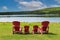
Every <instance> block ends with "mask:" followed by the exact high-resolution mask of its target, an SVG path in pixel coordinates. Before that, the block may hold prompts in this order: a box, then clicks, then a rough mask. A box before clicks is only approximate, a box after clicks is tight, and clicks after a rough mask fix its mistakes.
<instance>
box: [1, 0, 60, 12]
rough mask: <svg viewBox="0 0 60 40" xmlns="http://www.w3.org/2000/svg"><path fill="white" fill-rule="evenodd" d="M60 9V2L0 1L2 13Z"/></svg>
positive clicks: (35, 0) (34, 0) (46, 0)
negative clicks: (48, 8) (50, 8)
mask: <svg viewBox="0 0 60 40" xmlns="http://www.w3.org/2000/svg"><path fill="white" fill-rule="evenodd" d="M47 7H60V0H0V12H6V11H32V10H38V9H42V8H47Z"/></svg>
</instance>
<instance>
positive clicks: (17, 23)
mask: <svg viewBox="0 0 60 40" xmlns="http://www.w3.org/2000/svg"><path fill="white" fill-rule="evenodd" d="M12 23H13V25H20V22H19V21H13V22H12Z"/></svg>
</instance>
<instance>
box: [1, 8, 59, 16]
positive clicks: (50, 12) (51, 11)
mask: <svg viewBox="0 0 60 40" xmlns="http://www.w3.org/2000/svg"><path fill="white" fill-rule="evenodd" d="M21 14H25V15H26V14H37V15H46V16H49V15H53V16H59V17H60V7H52V8H45V9H40V10H34V11H22V12H0V15H21Z"/></svg>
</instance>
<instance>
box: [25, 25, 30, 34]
mask: <svg viewBox="0 0 60 40" xmlns="http://www.w3.org/2000/svg"><path fill="white" fill-rule="evenodd" d="M24 32H25V33H29V26H27V25H25V26H24Z"/></svg>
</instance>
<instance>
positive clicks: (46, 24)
mask: <svg viewBox="0 0 60 40" xmlns="http://www.w3.org/2000/svg"><path fill="white" fill-rule="evenodd" d="M41 24H42V27H41V28H39V30H40V33H41V34H43V33H48V31H49V21H43V22H42V23H41Z"/></svg>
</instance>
